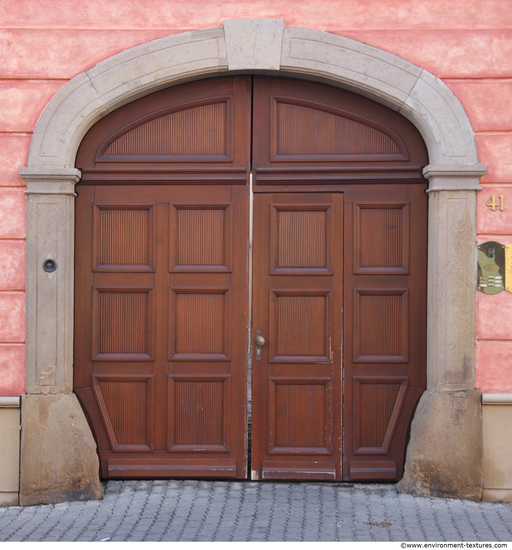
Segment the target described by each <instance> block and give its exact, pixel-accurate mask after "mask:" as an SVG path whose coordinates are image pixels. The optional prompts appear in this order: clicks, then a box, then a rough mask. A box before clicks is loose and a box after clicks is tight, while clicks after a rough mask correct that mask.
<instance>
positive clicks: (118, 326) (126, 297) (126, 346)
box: [99, 292, 149, 354]
mask: <svg viewBox="0 0 512 550" xmlns="http://www.w3.org/2000/svg"><path fill="white" fill-rule="evenodd" d="M148 307H149V304H148V293H147V292H144V293H140V292H101V293H100V295H99V313H100V316H99V323H100V326H99V334H100V338H99V353H100V354H117V353H130V354H131V353H134V354H147V353H148V352H149V350H148V335H147V332H148Z"/></svg>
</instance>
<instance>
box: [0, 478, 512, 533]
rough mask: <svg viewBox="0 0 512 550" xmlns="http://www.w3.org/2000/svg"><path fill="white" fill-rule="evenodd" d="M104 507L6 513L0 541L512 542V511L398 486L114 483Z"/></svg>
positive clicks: (1, 516) (0, 517) (0, 519)
mask: <svg viewBox="0 0 512 550" xmlns="http://www.w3.org/2000/svg"><path fill="white" fill-rule="evenodd" d="M104 488H105V495H104V497H103V499H102V500H101V501H89V502H69V503H67V502H66V503H62V504H55V505H44V506H43V505H40V506H30V507H26V508H23V507H19V506H10V507H0V541H101V540H111V541H302V540H304V541H373V540H376V541H466V542H467V541H498V542H501V541H505V542H508V541H512V504H497V503H488V502H469V501H463V500H453V499H441V498H428V497H412V496H410V495H403V494H399V493H397V492H396V491H395V488H394V486H393V485H375V484H374V485H362V484H361V485H359V484H356V485H353V486H350V485H336V484H329V483H270V482H266V483H265V482H258V483H250V482H220V481H213V482H212V481H172V480H171V481H167V480H158V481H109V482H108V483H106V484H105V487H104Z"/></svg>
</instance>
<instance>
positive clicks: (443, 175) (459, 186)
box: [423, 164, 487, 193]
mask: <svg viewBox="0 0 512 550" xmlns="http://www.w3.org/2000/svg"><path fill="white" fill-rule="evenodd" d="M486 171H487V166H486V165H485V164H429V165H428V166H425V168H423V175H424V176H425V178H426V179H428V180H429V188H428V191H427V193H432V192H433V191H480V189H481V187H480V185H479V180H480V178H481V177H482V176H483V175H484V174H485V172H486Z"/></svg>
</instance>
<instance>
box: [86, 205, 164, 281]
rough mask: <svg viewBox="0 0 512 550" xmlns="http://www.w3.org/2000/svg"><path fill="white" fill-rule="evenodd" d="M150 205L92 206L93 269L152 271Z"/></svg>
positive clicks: (152, 234)
mask: <svg viewBox="0 0 512 550" xmlns="http://www.w3.org/2000/svg"><path fill="white" fill-rule="evenodd" d="M154 239H155V227H154V216H153V205H148V204H131V205H121V204H95V205H94V206H93V270H94V271H109V272H118V271H129V272H130V271H131V272H134V271H135V272H136V271H153V268H154V265H153V250H154V244H153V243H154Z"/></svg>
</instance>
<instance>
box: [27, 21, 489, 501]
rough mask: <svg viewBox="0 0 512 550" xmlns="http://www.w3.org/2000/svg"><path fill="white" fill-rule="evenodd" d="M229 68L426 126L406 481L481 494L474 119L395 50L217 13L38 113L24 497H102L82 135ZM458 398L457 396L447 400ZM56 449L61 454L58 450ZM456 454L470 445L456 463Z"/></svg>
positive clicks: (110, 64) (131, 55)
mask: <svg viewBox="0 0 512 550" xmlns="http://www.w3.org/2000/svg"><path fill="white" fill-rule="evenodd" d="M254 44H256V47H255V48H254ZM232 72H235V73H236V74H240V73H241V72H242V73H252V72H259V73H262V72H269V73H270V72H271V73H272V74H278V75H282V76H293V77H296V78H305V79H314V80H320V81H323V82H325V83H327V84H331V85H333V86H337V87H340V88H345V89H348V90H351V91H354V92H356V93H360V94H362V95H364V96H366V97H368V98H370V99H372V100H375V101H377V102H379V103H382V104H384V105H386V106H388V107H391V108H392V109H394V110H396V111H398V112H400V113H401V114H402V115H404V116H405V117H406V118H408V119H409V120H410V121H411V122H412V123H413V124H414V125H415V126H416V127H417V128H418V130H419V131H420V133H421V134H422V136H423V139H424V140H425V143H426V146H427V149H428V153H429V160H430V164H429V165H428V166H426V167H425V168H424V172H423V173H424V175H425V177H426V178H427V179H428V180H429V190H428V192H429V198H430V200H429V260H428V262H429V275H428V330H427V333H428V358H427V372H428V389H427V391H426V392H425V394H424V396H423V397H422V399H421V401H420V404H419V406H418V410H417V412H416V415H415V419H414V421H413V425H412V432H411V443H410V445H409V449H408V455H407V466H406V472H405V475H404V479H403V480H402V482H401V489H402V490H404V491H408V492H422V493H425V494H432V495H444V496H461V497H466V498H475V499H479V498H480V494H481V487H482V452H481V449H482V428H481V415H480V412H481V410H480V409H481V404H480V403H481V400H480V392H478V391H477V390H475V389H474V382H475V368H474V357H475V325H476V323H475V311H476V288H475V273H474V270H475V265H474V263H475V262H474V248H475V242H476V192H477V191H478V190H479V189H480V187H479V178H480V177H481V176H482V175H483V174H484V173H485V170H486V167H485V166H484V165H481V164H479V163H478V155H477V150H476V144H475V138H474V132H473V130H472V128H471V124H470V122H469V119H468V117H467V115H466V113H465V111H464V109H463V107H462V105H461V104H460V102H459V101H458V99H457V98H456V97H455V95H454V94H453V93H452V92H451V91H450V89H449V88H448V86H446V84H444V83H443V82H442V81H441V80H439V79H437V78H436V77H434V76H433V75H432V74H431V73H429V72H427V71H425V70H423V69H421V68H420V67H418V66H416V65H414V64H412V63H410V62H408V61H406V60H404V59H401V58H399V57H398V56H396V55H393V54H391V53H388V52H385V51H382V50H379V49H377V48H373V47H371V46H368V45H366V44H363V43H360V42H357V41H354V40H351V39H348V38H345V37H342V36H338V35H334V34H330V33H327V32H323V31H318V30H309V29H298V28H292V27H285V26H284V23H283V20H282V19H261V20H257V19H253V20H233V21H225V22H224V25H223V27H222V28H220V29H210V30H204V31H194V32H190V33H184V34H176V35H172V36H169V37H166V38H162V39H159V40H155V41H153V42H149V43H147V44H142V45H140V46H136V47H134V48H131V49H128V50H126V51H124V52H121V53H119V54H117V55H114V56H113V57H111V58H108V59H106V60H104V61H102V62H100V63H99V64H98V65H96V66H94V67H93V68H91V69H89V70H88V71H86V72H84V73H81V74H80V75H78V76H77V77H75V78H73V79H72V80H71V81H70V82H69V83H67V84H66V85H65V86H64V87H63V88H62V89H61V90H60V91H59V92H58V93H57V94H56V96H55V97H54V98H53V99H52V100H51V101H50V103H49V104H48V105H47V107H46V109H45V111H44V112H43V114H42V115H41V118H40V119H39V121H38V123H37V126H36V128H35V131H34V134H33V136H32V140H31V146H30V152H29V158H28V165H27V167H26V168H22V169H21V170H20V174H21V176H22V177H23V178H24V179H25V181H26V182H27V190H26V193H27V262H26V270H27V276H26V281H27V285H26V293H27V327H26V392H27V394H26V395H25V396H24V397H23V402H22V403H23V404H22V406H23V409H24V414H23V420H22V456H21V497H20V498H21V502H22V503H29V502H33V501H31V498H32V496H31V495H33V494H34V493H38V499H39V500H38V502H56V501H58V500H55V499H60V500H68V499H73V498H82V499H86V498H97V495H98V483H97V478H95V475H94V456H95V448H94V441H93V439H92V436H91V433H90V430H89V427H88V425H87V422H86V420H85V418H84V416H83V413H82V411H81V409H80V407H79V405H78V402H77V401H76V398H74V396H73V394H71V392H72V389H73V388H72V370H73V345H72V344H73V281H74V271H73V269H74V268H73V265H74V262H73V257H74V196H75V184H76V183H77V182H78V181H79V180H80V176H81V174H80V171H79V170H77V169H76V168H74V165H75V156H76V152H77V150H78V146H79V145H80V142H81V140H82V138H83V136H84V135H85V133H86V132H87V131H88V129H89V128H90V127H91V126H92V125H93V124H94V123H95V122H97V121H98V120H99V119H100V118H102V117H103V116H105V115H106V114H107V113H109V112H111V111H112V110H114V109H116V108H118V107H120V106H122V105H125V104H127V103H129V102H131V101H134V100H135V99H138V98H140V97H142V96H144V95H147V94H150V93H152V92H155V91H158V90H160V89H163V88H165V87H169V86H173V85H176V84H180V83H183V82H186V81H191V80H197V79H201V78H208V77H212V76H219V75H224V74H230V73H232ZM47 258H54V259H56V261H57V270H56V271H55V272H54V273H53V274H47V273H45V272H44V271H43V270H42V267H41V266H42V262H43V261H44V260H45V259H47ZM461 319H464V322H460V320H461ZM43 341H44V343H45V345H41V342H43ZM454 399H463V400H464V407H456V406H454V405H453V401H454ZM49 400H52V403H53V402H61V403H62V407H63V411H64V413H61V414H64V415H68V417H69V418H70V419H71V418H73V419H76V420H75V426H77V429H78V431H79V432H80V433H82V434H83V437H82V438H81V439H80V443H77V444H76V445H75V446H74V447H73V448H72V449H69V448H67V446H66V441H67V440H69V438H70V437H71V436H70V433H68V432H66V431H65V430H64V431H63V430H62V429H61V427H62V424H60V423H58V424H56V423H55V421H53V420H52V417H51V416H49V417H47V420H46V421H45V422H46V423H45V425H44V426H42V425H41V423H40V422H41V420H40V412H41V411H42V410H46V408H47V407H48V403H49ZM461 410H463V411H464V412H462V413H461V412H460V411H461ZM41 429H44V430H45V433H46V440H45V441H46V443H45V444H46V445H48V449H50V448H52V449H55V451H54V452H55V453H57V454H56V456H55V460H54V461H53V463H54V465H52V466H51V467H49V466H48V465H47V464H45V465H43V463H42V460H43V458H42V453H40V452H39V451H38V449H39V447H37V445H38V440H37V437H35V435H34V434H36V433H37V432H38V431H39V430H41ZM432 441H445V442H446V443H445V444H444V445H431V442H432ZM455 445H458V448H455ZM63 448H66V449H67V452H66V460H64V458H63V457H62V456H61V454H59V453H60V451H59V449H63ZM462 456H465V457H468V458H467V459H466V462H465V463H463V464H461V463H460V461H459V459H460V457H462ZM84 457H85V458H84ZM91 461H92V464H93V466H92V468H91V466H90V464H89V463H90V462H91ZM86 463H87V464H89V465H84V464H86ZM48 468H49V469H48ZM41 472H45V473H44V474H43V475H42V474H41ZM455 472H457V475H456V474H455ZM64 474H65V475H64ZM49 479H52V480H53V479H56V480H59V481H58V482H57V483H53V481H52V483H48V480H49ZM77 480H80V483H78V484H77ZM77 486H79V487H81V489H79V490H78V492H77V489H76V487H77ZM48 487H51V488H50V489H48Z"/></svg>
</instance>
